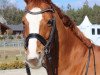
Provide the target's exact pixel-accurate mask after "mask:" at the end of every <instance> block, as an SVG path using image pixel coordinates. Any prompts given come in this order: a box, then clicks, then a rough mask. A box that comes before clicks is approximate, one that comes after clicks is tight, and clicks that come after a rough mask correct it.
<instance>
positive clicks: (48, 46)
mask: <svg viewBox="0 0 100 75" xmlns="http://www.w3.org/2000/svg"><path fill="white" fill-rule="evenodd" d="M25 12H26V13H29V14H32V15H38V14H42V13H45V12H52V13H54V9H53V8H47V9H43V10H42V11H39V12H31V11H29V10H27V9H25ZM49 23H50V24H51V26H52V30H51V33H50V37H49V40H48V41H46V40H45V39H44V38H43V37H42V36H41V35H39V34H37V33H31V34H29V35H28V36H27V37H26V39H25V49H27V47H28V41H29V39H31V38H36V39H38V40H39V41H40V42H41V43H42V44H43V45H44V46H45V47H44V52H45V56H46V59H47V60H48V62H49V64H50V66H51V70H52V71H51V72H52V74H51V75H55V72H54V66H53V64H52V62H51V61H52V56H51V54H50V51H51V50H50V49H51V44H52V42H53V40H54V35H55V30H56V20H55V17H54V18H53V19H51V20H50V22H49ZM88 48H89V53H88V61H87V65H86V72H85V75H87V74H88V68H89V63H90V55H91V49H92V52H93V55H94V51H93V47H92V46H91V47H88ZM26 72H27V75H31V72H30V68H29V66H28V64H27V63H26ZM94 75H96V63H95V56H94Z"/></svg>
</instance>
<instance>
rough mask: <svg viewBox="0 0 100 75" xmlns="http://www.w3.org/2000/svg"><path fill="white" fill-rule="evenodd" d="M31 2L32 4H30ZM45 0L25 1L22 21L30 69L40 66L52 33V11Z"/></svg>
mask: <svg viewBox="0 0 100 75" xmlns="http://www.w3.org/2000/svg"><path fill="white" fill-rule="evenodd" d="M32 1H33V2H32ZM49 1H50V0H48V1H46V0H25V2H26V4H27V6H26V9H25V12H26V13H25V15H24V17H23V19H22V21H23V25H24V37H25V38H26V40H25V49H26V51H25V54H26V62H27V63H28V64H29V66H30V67H31V68H39V67H41V66H42V62H43V57H44V53H45V52H44V48H45V47H46V45H47V44H49V43H50V42H51V41H52V40H51V39H52V37H50V35H53V33H54V26H55V23H54V22H55V20H54V14H53V13H54V9H53V8H52V7H51V6H50V4H49Z"/></svg>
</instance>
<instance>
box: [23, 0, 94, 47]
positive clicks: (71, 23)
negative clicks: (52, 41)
mask: <svg viewBox="0 0 100 75" xmlns="http://www.w3.org/2000/svg"><path fill="white" fill-rule="evenodd" d="M24 1H25V2H26V3H27V4H28V3H34V4H36V3H38V4H39V3H41V2H45V3H47V4H50V5H51V6H52V7H53V8H54V9H55V10H56V11H57V13H58V15H59V17H60V18H61V20H62V22H63V24H64V26H65V27H70V29H71V30H72V32H73V33H74V34H75V35H76V36H77V37H78V38H79V39H80V40H81V41H82V42H83V43H84V44H85V45H86V46H88V47H90V46H91V45H92V43H91V41H90V40H89V39H88V38H86V37H85V36H84V35H83V33H82V32H81V31H80V30H79V29H78V28H77V25H76V24H75V22H74V21H72V20H71V18H69V17H68V16H67V15H65V14H64V13H63V12H62V11H61V10H60V8H59V7H57V6H56V5H55V4H53V2H52V1H51V0H24Z"/></svg>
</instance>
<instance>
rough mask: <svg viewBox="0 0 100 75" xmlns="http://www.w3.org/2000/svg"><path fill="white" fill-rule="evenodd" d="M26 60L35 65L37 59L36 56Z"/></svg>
mask: <svg viewBox="0 0 100 75" xmlns="http://www.w3.org/2000/svg"><path fill="white" fill-rule="evenodd" d="M28 62H30V63H31V64H34V65H36V64H37V63H38V62H39V61H38V59H37V58H34V59H29V60H28Z"/></svg>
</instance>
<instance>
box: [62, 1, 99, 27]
mask: <svg viewBox="0 0 100 75" xmlns="http://www.w3.org/2000/svg"><path fill="white" fill-rule="evenodd" d="M67 9H68V10H67V11H64V13H65V14H66V15H68V16H69V17H71V18H72V19H73V20H74V21H75V22H76V23H77V25H80V23H81V22H82V21H83V19H84V17H85V16H86V15H87V16H88V17H89V20H90V21H91V23H92V24H100V6H98V5H96V4H95V5H94V6H93V7H92V8H91V7H89V5H88V2H85V3H84V5H83V7H82V8H80V9H77V10H75V9H72V7H71V5H70V4H68V5H67Z"/></svg>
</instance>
